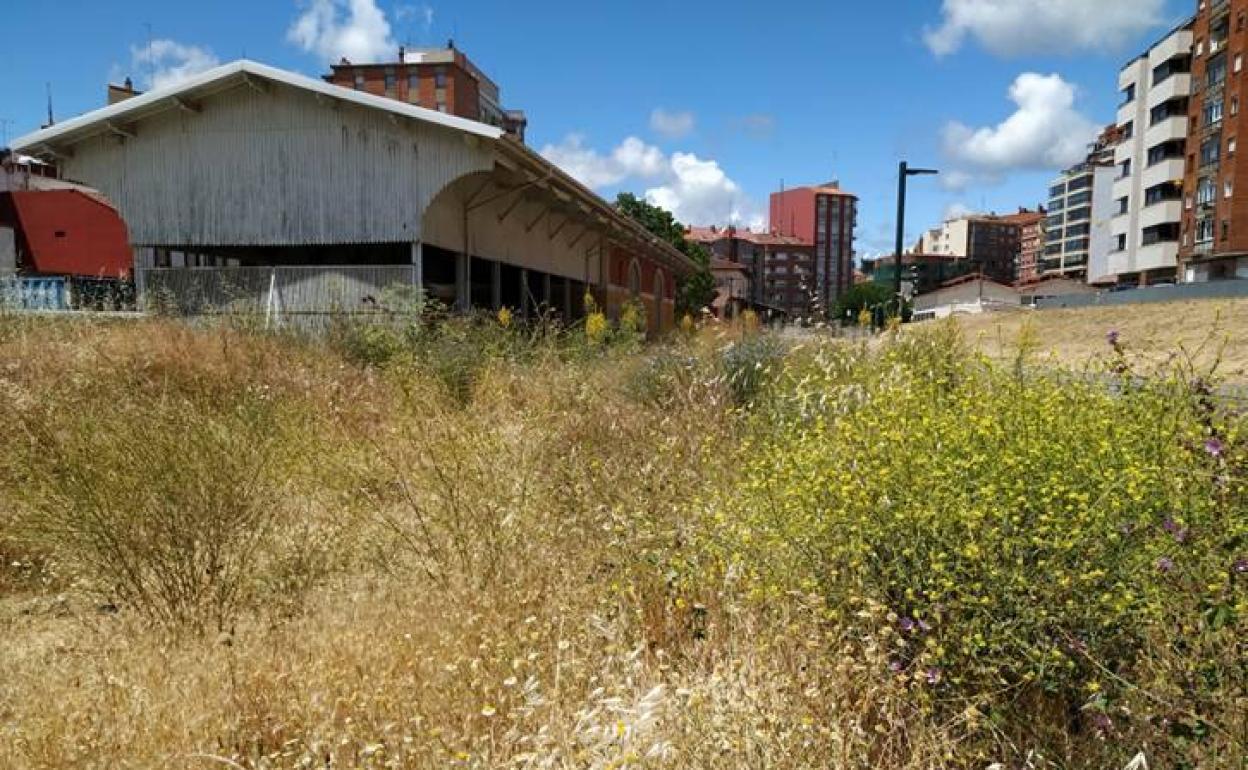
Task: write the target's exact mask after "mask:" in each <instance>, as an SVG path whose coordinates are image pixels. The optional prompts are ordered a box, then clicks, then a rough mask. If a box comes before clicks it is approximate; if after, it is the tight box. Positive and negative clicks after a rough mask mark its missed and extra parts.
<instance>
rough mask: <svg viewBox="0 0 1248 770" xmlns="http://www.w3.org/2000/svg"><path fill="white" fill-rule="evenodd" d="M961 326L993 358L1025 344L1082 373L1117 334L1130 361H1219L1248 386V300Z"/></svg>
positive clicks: (977, 320)
mask: <svg viewBox="0 0 1248 770" xmlns="http://www.w3.org/2000/svg"><path fill="white" fill-rule="evenodd" d="M957 321H958V324H959V325H960V326H961V327H962V329H963V330H964V333H965V334H966V338H967V340H968V341H970V342H973V343H974V344H976V345H977V346H978V347H979V349H980V350H982V351H983V352H984V353H986V354H987V355H989V356H992V357H994V358H997V357H999V358H1011V357H1013V356H1014V355H1016V354H1017V352H1018V349H1019V346H1020V343H1023V344H1027V345H1030V346H1031V347H1032V348H1033V349H1034V351H1035V352H1036V353H1038V354H1040V355H1051V356H1052V357H1053V358H1055V359H1056V360H1058V361H1060V362H1061V363H1063V364H1067V365H1071V366H1083V365H1086V364H1087V363H1088V362H1090V361H1092V360H1093V359H1095V358H1097V357H1100V356H1104V355H1106V354H1107V353H1108V352H1109V350H1110V348H1109V344H1108V342H1107V335H1108V334H1109V333H1110V332H1111V331H1116V332H1118V335H1119V339H1120V341H1121V344H1123V345H1124V346H1125V347H1126V349H1127V350H1128V351H1129V353H1130V354H1132V355H1138V356H1142V357H1143V358H1145V359H1147V360H1149V361H1156V362H1163V361H1165V360H1167V359H1169V358H1170V357H1171V356H1175V355H1178V356H1185V357H1190V358H1192V359H1194V360H1195V361H1196V362H1197V363H1198V364H1200V365H1201V366H1212V365H1213V364H1214V363H1215V362H1218V360H1219V356H1220V358H1221V360H1220V363H1219V365H1218V368H1217V372H1218V374H1219V375H1221V377H1222V378H1224V379H1225V380H1226V381H1228V382H1235V383H1240V384H1242V383H1246V382H1248V299H1235V300H1197V301H1188V302H1164V303H1156V304H1143V305H1122V306H1113V307H1094V308H1079V309H1071V310H1039V311H1030V310H1028V311H1023V310H1019V311H1009V312H996V313H985V314H983V315H978V316H960V317H959V318H958V319H957ZM1025 330H1028V331H1027V333H1024V331H1025Z"/></svg>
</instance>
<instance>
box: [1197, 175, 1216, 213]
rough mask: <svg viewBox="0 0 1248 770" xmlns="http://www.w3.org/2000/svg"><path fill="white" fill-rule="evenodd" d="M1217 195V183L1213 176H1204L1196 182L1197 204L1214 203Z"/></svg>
mask: <svg viewBox="0 0 1248 770" xmlns="http://www.w3.org/2000/svg"><path fill="white" fill-rule="evenodd" d="M1216 196H1217V185H1215V184H1214V181H1213V177H1208V176H1207V177H1204V178H1202V179H1201V180H1200V181H1199V182H1197V183H1196V205H1197V206H1207V205H1209V204H1210V203H1213V199H1214V198H1215V197H1216Z"/></svg>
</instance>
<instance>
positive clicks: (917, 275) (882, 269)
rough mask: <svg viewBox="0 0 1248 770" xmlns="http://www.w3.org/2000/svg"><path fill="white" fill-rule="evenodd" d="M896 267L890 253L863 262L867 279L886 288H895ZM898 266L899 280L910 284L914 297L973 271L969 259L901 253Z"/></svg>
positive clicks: (943, 255)
mask: <svg viewBox="0 0 1248 770" xmlns="http://www.w3.org/2000/svg"><path fill="white" fill-rule="evenodd" d="M896 265H897V257H896V256H894V255H891V254H890V255H889V256H886V257H880V258H879V259H868V260H863V263H862V266H863V268H864V270H865V271H866V274H867V276H868V277H869V279H870V280H872V281H875V282H876V283H880V284H883V285H885V286H889V287H891V286H895V285H896V283H895V282H896V280H897V267H896ZM901 265H902V270H903V271H904V272H903V274H902V280H903V281H907V282H911V283H912V284H913V289H914V293H915V294H916V295H917V294H926V293H928V292H932V291H935V290H936V289H938V288H940V287H941V286H942V285H944V284H945V283H946V282H948V281H952V280H954V279H957V278H962V277H963V276H966V275H968V274H970V273H971V272H973V268H972V265H971V261H970V260H968V259H966V258H965V257H954V256H949V255H945V254H903V255H902V258H901Z"/></svg>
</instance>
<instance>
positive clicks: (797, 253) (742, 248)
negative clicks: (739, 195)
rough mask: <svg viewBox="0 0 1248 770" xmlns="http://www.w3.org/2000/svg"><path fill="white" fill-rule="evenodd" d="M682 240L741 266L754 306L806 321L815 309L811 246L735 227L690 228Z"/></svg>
mask: <svg viewBox="0 0 1248 770" xmlns="http://www.w3.org/2000/svg"><path fill="white" fill-rule="evenodd" d="M685 237H686V238H688V239H689V240H691V241H694V242H695V243H700V244H702V245H703V246H706V248H707V249H708V250H709V251H710V252H711V254H712V255H713V256H716V257H719V258H720V259H722V260H727V261H730V262H733V263H735V264H738V265H741V266H743V267H744V268H745V269H746V273H747V275H748V276H749V286H748V297H749V300H750V302H751V303H752V304H753V305H755V306H757V307H759V308H762V309H770V310H774V311H779V312H780V313H783V314H784V315H786V316H788V317H789V318H794V319H796V318H807V317H809V316H811V315H812V313H813V312H814V311H815V310H816V308H814V307H812V304H813V303H812V301H811V299H812V295H813V294H814V293H815V245H814V244H813V243H811V242H809V241H803V240H802V239H801V238H796V237H793V236H788V235H775V234H772V233H755V232H751V231H749V230H738V229H737V228H735V227H726V228H718V227H691V228H687V229H686V232H685ZM850 280H851V281H852V277H851V279H850Z"/></svg>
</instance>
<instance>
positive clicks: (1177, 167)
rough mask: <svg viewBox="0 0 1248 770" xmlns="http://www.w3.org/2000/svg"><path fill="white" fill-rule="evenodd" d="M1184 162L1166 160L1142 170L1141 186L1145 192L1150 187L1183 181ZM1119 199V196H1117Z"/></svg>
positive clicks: (1176, 159) (1179, 159) (1180, 159)
mask: <svg viewBox="0 0 1248 770" xmlns="http://www.w3.org/2000/svg"><path fill="white" fill-rule="evenodd" d="M1183 171H1184V161H1183V159H1182V158H1166V159H1165V160H1163V161H1161V162H1160V163H1154V164H1153V165H1151V166H1149V167H1147V168H1145V169H1144V171H1143V172H1141V178H1140V181H1141V186H1142V188H1143V189H1145V190H1147V189H1149V188H1150V187H1156V186H1157V185H1159V184H1165V183H1166V182H1179V181H1182V179H1183ZM1119 197H1121V196H1119Z"/></svg>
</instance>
